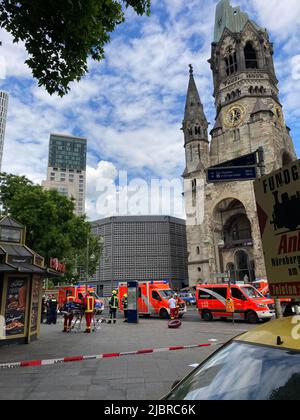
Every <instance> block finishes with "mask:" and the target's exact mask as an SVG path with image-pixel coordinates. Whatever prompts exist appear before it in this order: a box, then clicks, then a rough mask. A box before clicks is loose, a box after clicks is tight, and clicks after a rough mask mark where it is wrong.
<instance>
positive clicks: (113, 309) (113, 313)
mask: <svg viewBox="0 0 300 420" xmlns="http://www.w3.org/2000/svg"><path fill="white" fill-rule="evenodd" d="M118 308H119V298H118V292H117V291H116V290H113V292H112V297H111V298H110V300H109V321H108V324H111V323H112V321H113V323H114V324H115V323H116V322H117V310H118Z"/></svg>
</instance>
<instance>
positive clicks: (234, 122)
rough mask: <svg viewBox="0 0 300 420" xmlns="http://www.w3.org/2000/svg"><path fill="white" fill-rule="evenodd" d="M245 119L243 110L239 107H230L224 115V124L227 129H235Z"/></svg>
mask: <svg viewBox="0 0 300 420" xmlns="http://www.w3.org/2000/svg"><path fill="white" fill-rule="evenodd" d="M244 117H245V108H244V107H242V106H241V105H235V106H233V107H231V108H230V109H229V110H228V111H227V112H226V115H225V118H224V123H225V125H226V126H227V127H230V128H232V127H237V126H238V125H240V124H241V122H242V121H243V120H244Z"/></svg>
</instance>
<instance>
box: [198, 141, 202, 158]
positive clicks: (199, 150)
mask: <svg viewBox="0 0 300 420" xmlns="http://www.w3.org/2000/svg"><path fill="white" fill-rule="evenodd" d="M198 158H199V159H200V158H201V147H200V144H198Z"/></svg>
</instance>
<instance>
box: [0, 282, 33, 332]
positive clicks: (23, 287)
mask: <svg viewBox="0 0 300 420" xmlns="http://www.w3.org/2000/svg"><path fill="white" fill-rule="evenodd" d="M27 291H28V279H26V278H19V279H18V278H9V279H8V287H7V298H6V308H5V330H6V336H7V337H9V336H15V335H24V334H25V322H26V309H27V308H26V306H27Z"/></svg>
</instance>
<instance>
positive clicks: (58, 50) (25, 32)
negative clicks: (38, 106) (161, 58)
mask: <svg viewBox="0 0 300 420" xmlns="http://www.w3.org/2000/svg"><path fill="white" fill-rule="evenodd" d="M124 6H125V7H126V8H128V7H131V8H133V10H134V11H135V12H136V13H137V14H139V15H143V14H146V13H147V14H149V13H150V0H1V2H0V26H1V27H3V28H5V29H6V30H7V31H8V32H10V33H11V34H12V35H13V38H14V42H19V41H23V42H24V43H25V47H26V49H27V51H28V53H29V58H28V60H26V63H27V64H28V66H29V67H30V68H31V70H32V73H33V76H34V77H35V78H36V79H37V80H38V82H39V86H45V88H46V89H47V91H48V92H49V93H50V94H51V95H52V94H54V93H58V94H59V95H60V96H63V95H65V94H66V93H67V92H68V91H69V85H70V83H71V82H72V81H79V80H80V79H81V78H82V77H83V76H84V75H85V74H86V73H87V71H88V68H87V60H88V58H89V57H91V58H92V59H93V60H97V61H101V60H102V59H103V58H104V47H105V45H106V44H107V43H108V42H109V41H110V34H111V33H112V32H113V31H114V30H115V28H116V27H117V25H119V24H120V23H122V22H124V21H125V14H124Z"/></svg>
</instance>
